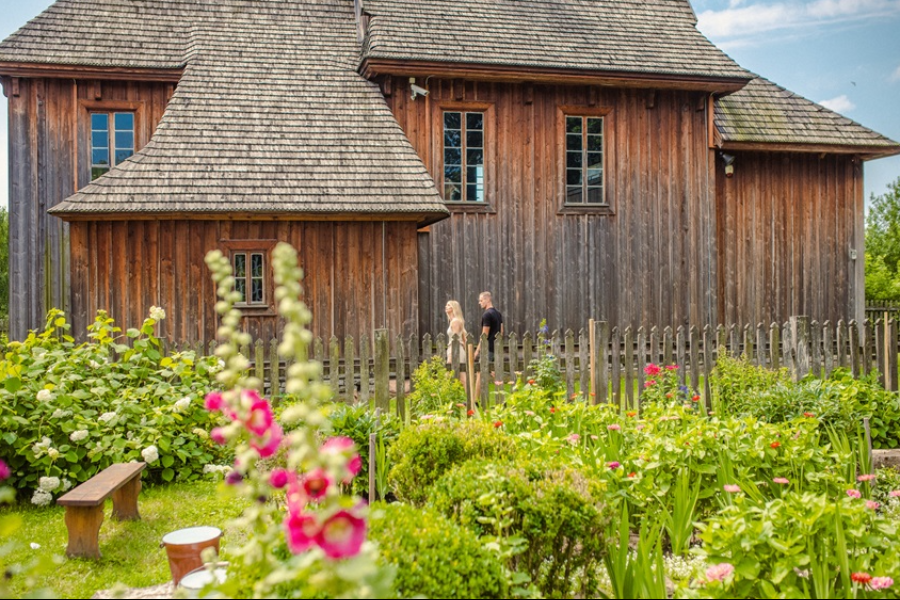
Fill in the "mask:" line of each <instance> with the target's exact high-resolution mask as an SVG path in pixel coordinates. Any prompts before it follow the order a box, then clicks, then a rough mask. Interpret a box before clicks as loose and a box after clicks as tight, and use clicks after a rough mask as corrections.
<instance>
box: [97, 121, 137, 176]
mask: <svg viewBox="0 0 900 600" xmlns="http://www.w3.org/2000/svg"><path fill="white" fill-rule="evenodd" d="M90 115H91V180H92V181H93V180H94V179H97V178H98V177H100V176H101V175H103V174H104V173H106V172H107V171H109V170H110V169H111V168H112V167H114V166H115V165H117V164H119V163H121V162H122V161H124V160H125V159H127V158H128V157H129V156H131V155H132V154H134V113H133V112H91V113H90Z"/></svg>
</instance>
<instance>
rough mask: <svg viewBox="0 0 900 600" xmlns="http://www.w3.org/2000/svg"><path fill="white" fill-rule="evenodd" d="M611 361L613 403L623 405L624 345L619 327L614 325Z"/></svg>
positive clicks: (611, 334)
mask: <svg viewBox="0 0 900 600" xmlns="http://www.w3.org/2000/svg"><path fill="white" fill-rule="evenodd" d="M609 337H610V342H611V344H612V347H611V348H610V362H611V363H612V365H611V366H612V393H613V403H615V405H616V406H618V407H619V408H621V407H622V346H621V345H620V342H621V339H620V338H619V328H618V327H613V328H612V330H611V331H610V336H609Z"/></svg>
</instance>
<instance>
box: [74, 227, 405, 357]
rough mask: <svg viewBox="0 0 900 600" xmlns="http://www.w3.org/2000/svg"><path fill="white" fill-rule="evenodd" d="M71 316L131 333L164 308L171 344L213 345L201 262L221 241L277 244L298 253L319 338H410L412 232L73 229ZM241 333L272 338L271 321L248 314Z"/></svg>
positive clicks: (213, 320) (210, 296)
mask: <svg viewBox="0 0 900 600" xmlns="http://www.w3.org/2000/svg"><path fill="white" fill-rule="evenodd" d="M70 230H71V237H72V305H73V306H72V318H73V324H74V329H75V330H76V332H78V333H81V332H83V331H84V328H85V327H86V326H87V325H88V324H89V323H90V322H92V321H93V318H94V315H95V314H96V311H97V310H98V309H104V310H107V311H109V313H110V314H111V316H112V317H113V318H115V319H116V321H117V322H118V323H119V324H120V325H121V326H123V327H125V326H128V327H137V326H139V324H140V323H141V322H142V321H143V319H144V318H145V317H146V316H147V314H148V313H149V310H150V307H151V306H154V305H155V306H161V307H163V308H165V309H166V315H167V316H166V319H165V321H163V322H162V324H161V327H162V330H161V331H162V334H163V335H164V336H165V337H167V338H169V339H170V340H177V341H181V340H191V341H195V340H203V341H209V340H212V339H215V335H216V327H217V317H216V314H215V312H214V305H215V302H216V290H215V287H214V284H213V282H212V279H211V277H210V274H209V271H208V269H207V267H206V264H205V263H204V257H205V256H206V253H207V252H208V251H210V250H213V249H216V248H219V249H223V250H224V245H223V244H222V242H223V241H226V240H261V239H267V240H279V241H286V242H288V243H290V244H291V245H293V246H294V247H295V248H297V250H298V252H299V254H300V264H301V266H302V267H303V270H304V272H305V278H304V281H303V288H304V301H305V302H306V303H307V304H308V305H309V307H310V309H311V310H312V313H313V322H312V324H311V325H310V328H311V330H312V332H313V333H314V334H315V335H316V336H321V337H322V338H324V339H326V340H327V339H329V338H330V337H331V336H332V335H336V336H338V337H341V338H343V337H344V336H353V337H354V338H356V339H359V336H360V335H363V334H365V335H367V336H368V339H369V340H373V339H374V332H375V330H376V329H381V328H386V329H388V330H389V331H390V332H392V334H394V335H395V336H396V335H401V334H402V335H405V336H409V335H415V334H417V332H418V329H417V322H416V320H417V316H418V274H417V271H416V265H417V260H416V253H417V249H416V226H415V224H413V223H382V222H346V223H345V222H335V223H327V222H273V221H252V222H247V221H234V222H232V221H128V222H115V221H99V222H73V223H71V224H70ZM244 328H245V330H246V331H248V332H249V333H251V334H252V335H253V336H254V338H263V339H270V338H273V337H275V336H277V335H278V333H279V331H280V329H281V326H280V323H279V322H278V319H277V318H276V317H271V316H248V317H245V320H244Z"/></svg>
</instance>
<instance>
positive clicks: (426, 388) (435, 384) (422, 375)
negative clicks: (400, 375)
mask: <svg viewBox="0 0 900 600" xmlns="http://www.w3.org/2000/svg"><path fill="white" fill-rule="evenodd" d="M412 381H413V383H414V384H415V386H414V387H415V390H414V391H413V392H412V393H411V394H410V395H409V396H407V403H408V404H407V405H408V406H409V413H410V415H411V416H413V417H421V416H423V415H429V414H436V413H445V412H447V411H448V410H452V407H453V406H455V405H456V404H465V402H466V390H465V388H464V387H463V385H462V384H461V383H460V381H459V379H457V378H456V377H454V376H453V373H452V372H451V371H450V370H449V369H447V367H446V365H445V364H444V361H443V357H442V356H432V357H431V360H429V361H426V362H423V363H422V364H421V365H419V367H418V368H417V369H416V371H415V373H413V375H412Z"/></svg>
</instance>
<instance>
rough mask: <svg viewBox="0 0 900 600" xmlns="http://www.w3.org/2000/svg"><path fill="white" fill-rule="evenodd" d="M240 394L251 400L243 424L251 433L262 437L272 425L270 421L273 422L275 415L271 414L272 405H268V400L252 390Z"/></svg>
mask: <svg viewBox="0 0 900 600" xmlns="http://www.w3.org/2000/svg"><path fill="white" fill-rule="evenodd" d="M242 395H243V396H244V397H245V398H249V399H250V400H251V402H252V404H251V405H250V415H249V416H248V417H247V420H246V421H245V422H244V424H245V425H246V426H247V429H249V430H250V432H251V433H253V434H254V435H258V436H260V437H263V436H264V435H266V432H267V431H269V429H270V428H271V427H272V423H274V422H275V417H274V415H272V407H271V406H270V405H269V401H268V400H264V399H262V398H260V397H259V394H257V393H256V392H254V391H252V390H251V391H249V392H243V394H242Z"/></svg>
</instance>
